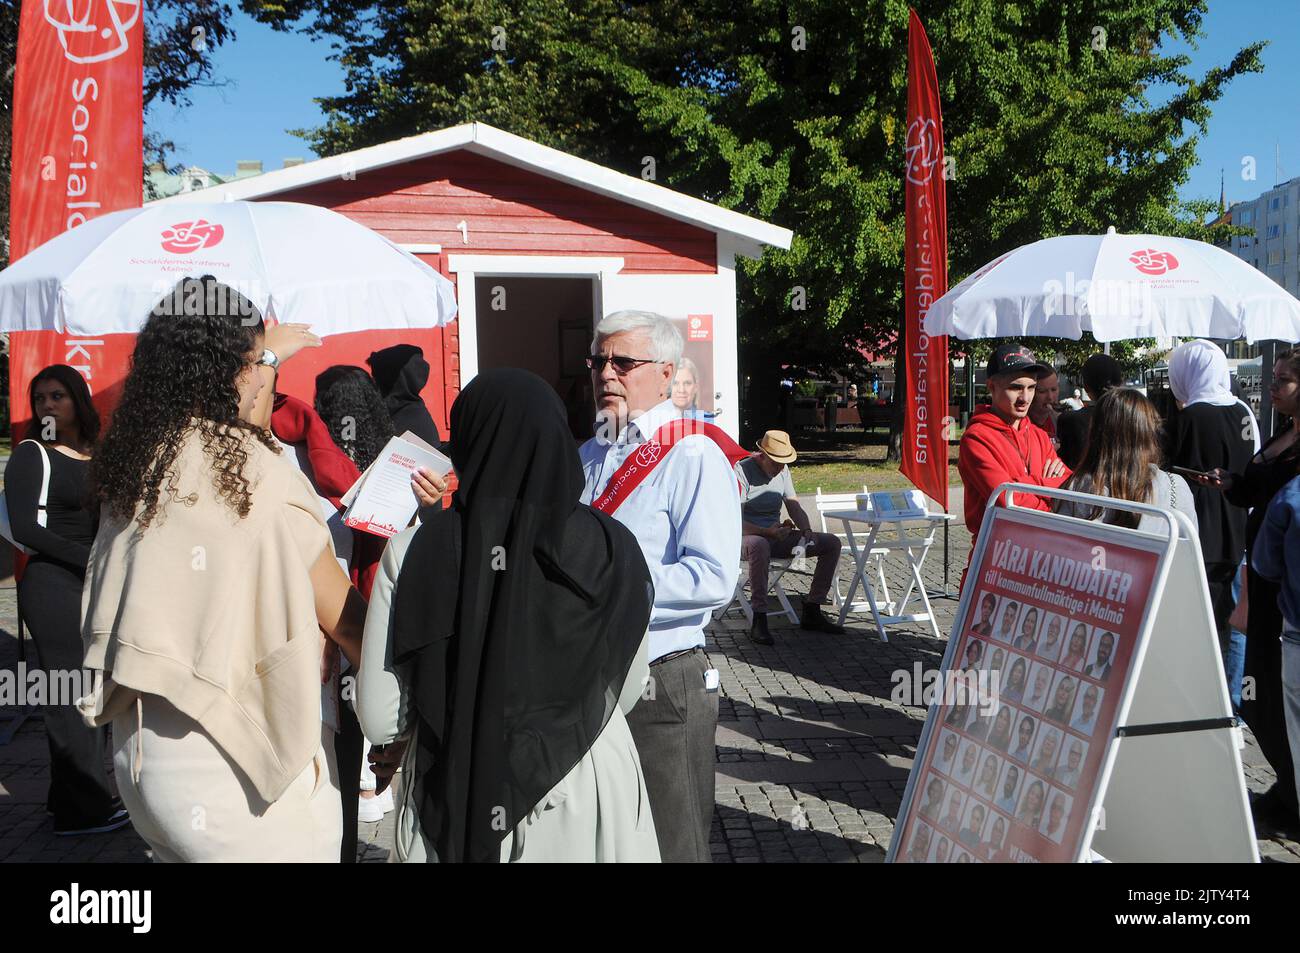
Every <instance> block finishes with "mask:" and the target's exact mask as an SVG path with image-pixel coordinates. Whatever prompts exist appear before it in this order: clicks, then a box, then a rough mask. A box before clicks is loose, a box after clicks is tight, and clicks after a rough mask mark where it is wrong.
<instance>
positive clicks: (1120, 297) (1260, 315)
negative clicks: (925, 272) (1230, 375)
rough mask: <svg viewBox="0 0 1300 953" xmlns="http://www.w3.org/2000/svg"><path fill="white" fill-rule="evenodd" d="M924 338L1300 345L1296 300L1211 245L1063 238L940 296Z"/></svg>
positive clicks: (1150, 238)
mask: <svg viewBox="0 0 1300 953" xmlns="http://www.w3.org/2000/svg"><path fill="white" fill-rule="evenodd" d="M925 330H926V333H927V334H950V335H952V336H954V337H957V338H961V339H963V340H969V339H971V338H994V337H1026V336H1047V337H1060V338H1070V339H1072V340H1078V339H1079V338H1080V337H1082V336H1083V332H1084V331H1091V332H1092V334H1093V337H1095V338H1096V339H1097V340H1098V341H1118V340H1124V339H1129V338H1148V337H1150V338H1168V337H1195V338H1218V339H1232V340H1235V339H1237V338H1242V337H1244V338H1246V340H1247V341H1250V342H1251V343H1254V342H1255V341H1259V340H1270V339H1272V340H1280V341H1300V301H1297V300H1296V298H1295V297H1293V296H1292V295H1290V294H1288V293H1287V291H1286V290H1285V289H1284V288H1282V287H1281V286H1279V285H1278V284H1277V283H1276V282H1274V281H1272V280H1271V279H1270V278H1269V277H1268V276H1267V275H1265V274H1264V273H1263V272H1261V271H1259V270H1258V269H1255V268H1252V267H1251V266H1250V265H1248V264H1246V262H1245V261H1243V260H1241V259H1240V258H1237V257H1236V256H1235V255H1232V254H1230V253H1229V252H1227V251H1225V250H1223V249H1222V248H1216V247H1214V246H1213V245H1209V244H1206V243H1205V242H1198V241H1195V240H1193V239H1189V238H1168V237H1165V236H1162V235H1121V234H1118V233H1116V232H1115V230H1114V229H1113V228H1112V229H1110V230H1109V231H1108V232H1107V233H1106V234H1105V235H1063V236H1060V237H1058V238H1046V239H1043V240H1042V241H1037V242H1034V243H1033V244H1030V245H1024V246H1022V247H1020V248H1017V249H1016V250H1015V251H1012V252H1008V253H1007V254H1005V255H1002V256H1001V257H1000V258H996V259H994V260H993V261H991V262H989V263H988V264H987V265H985V266H984V267H983V268H980V269H979V270H978V271H976V272H975V273H974V274H972V275H969V276H968V277H967V278H966V279H965V280H964V281H962V282H961V283H959V284H957V285H956V286H955V287H953V288H952V289H950V290H949V291H948V293H947V294H945V295H944V296H943V297H942V298H940V299H939V300H938V301H935V302H934V303H933V304H932V305H931V306H930V308H929V310H928V311H927V312H926V314H925Z"/></svg>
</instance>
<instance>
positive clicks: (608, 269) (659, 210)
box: [162, 123, 792, 437]
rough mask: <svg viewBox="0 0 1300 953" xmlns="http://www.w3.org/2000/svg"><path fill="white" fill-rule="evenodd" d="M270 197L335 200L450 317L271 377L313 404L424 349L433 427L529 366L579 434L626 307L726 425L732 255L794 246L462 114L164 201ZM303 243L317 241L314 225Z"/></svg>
mask: <svg viewBox="0 0 1300 953" xmlns="http://www.w3.org/2000/svg"><path fill="white" fill-rule="evenodd" d="M223 198H229V199H244V200H258V199H272V198H273V199H275V200H276V201H288V202H304V203H309V204H313V205H320V206H324V207H326V208H330V209H333V210H335V211H337V212H340V213H341V214H343V215H347V216H348V217H350V218H352V219H355V220H356V221H358V222H360V223H362V224H364V225H366V226H368V227H370V228H373V229H374V230H375V231H377V232H379V233H380V234H382V235H384V236H386V237H387V238H389V239H391V240H392V241H394V242H396V243H398V244H400V245H401V246H402V247H404V248H406V249H407V250H409V251H411V252H413V253H415V254H416V255H418V256H420V257H421V258H422V259H423V260H425V261H427V262H428V263H429V264H431V265H433V266H434V267H436V268H437V269H438V270H439V271H441V272H442V273H443V274H445V275H447V276H448V277H450V278H451V279H452V280H453V281H454V282H455V283H456V287H457V299H458V302H459V314H458V317H457V320H456V321H455V322H454V323H452V324H450V325H448V326H447V327H446V328H443V329H432V330H428V331H416V332H411V331H366V332H359V333H355V334H344V335H337V336H334V337H331V338H327V339H326V342H325V346H324V347H322V348H320V349H316V350H312V351H308V352H305V353H304V354H303V355H302V356H300V357H297V358H295V359H294V361H293V362H292V363H290V364H288V365H286V366H285V371H284V374H283V375H282V377H281V383H280V387H281V389H283V390H286V391H288V392H289V393H292V394H295V395H296V396H299V397H302V398H304V399H307V400H310V399H311V398H312V395H313V393H314V386H315V383H314V382H315V377H316V375H317V374H318V373H319V372H320V371H322V370H324V369H325V368H326V367H328V366H330V365H332V364H357V365H361V366H364V362H365V358H366V356H367V355H369V354H370V352H371V351H374V350H376V349H378V348H382V347H387V346H389V345H391V344H396V343H410V344H416V345H419V346H420V347H422V348H423V350H424V353H425V357H426V358H427V359H428V361H429V363H430V365H431V366H432V368H433V371H432V374H431V377H430V381H429V385H428V386H427V387H426V389H425V391H424V397H425V400H426V402H427V403H428V405H429V408H430V411H431V412H432V413H433V415H434V419H435V420H437V421H438V422H439V425H440V428H441V429H442V430H443V432H444V433H446V432H447V430H448V417H447V414H448V409H449V408H450V406H451V403H452V401H453V400H454V399H455V397H456V394H457V393H458V392H459V390H460V388H461V386H462V384H464V383H466V382H468V381H469V380H470V379H471V378H472V377H473V376H474V375H475V374H476V373H477V372H478V371H479V370H480V369H487V368H492V367H502V366H510V367H525V368H528V369H529V370H532V371H535V372H536V373H538V374H540V375H541V376H542V377H543V378H545V379H546V380H548V381H550V382H551V384H552V385H553V386H554V387H555V388H556V390H557V391H558V392H559V393H560V395H561V397H563V398H564V400H565V402H566V404H567V405H568V407H569V410H570V420H571V422H572V423H573V426H574V430H575V435H582V430H583V428H584V427H586V428H588V429H587V432H588V433H589V432H590V430H589V428H590V421H591V417H592V414H591V407H592V404H591V392H590V387H591V384H590V376H589V374H590V372H589V371H587V369H586V367H585V366H584V365H583V357H584V356H585V355H586V354H587V352H588V348H589V346H590V340H591V333H592V328H593V327H594V325H595V322H596V321H598V320H599V318H600V317H601V316H602V315H605V314H608V313H610V312H612V311H617V310H620V309H623V308H638V309H644V310H649V311H657V312H660V313H662V314H665V315H667V316H668V317H670V318H673V319H675V320H679V321H680V322H681V327H682V329H683V332H684V337H686V339H687V351H686V354H687V356H688V357H689V358H691V359H692V361H693V362H694V364H695V365H696V368H697V380H696V381H695V384H696V386H697V390H698V392H699V393H698V404H697V406H698V408H699V409H700V410H702V411H706V412H716V413H717V417H716V422H717V423H718V424H719V425H720V426H722V427H723V428H724V429H726V430H727V431H729V432H730V433H731V434H732V436H733V437H734V436H736V434H737V429H738V423H739V415H738V411H739V407H738V397H739V391H738V387H739V382H738V371H737V360H736V343H737V328H736V276H735V263H736V256H737V255H745V256H748V257H751V258H757V257H758V256H760V255H761V254H762V249H763V246H765V245H771V246H775V247H777V248H789V247H790V241H791V238H792V234H791V232H790V231H789V230H788V229H785V228H780V227H778V226H775V225H771V224H768V223H766V222H763V221H759V220H758V219H755V218H751V217H749V216H747V215H741V214H739V213H737V212H733V211H729V210H728V209H724V208H721V207H720V206H717V205H713V204H711V203H709V202H705V201H702V200H700V199H695V198H691V197H690V196H687V195H684V194H682V193H680V192H675V191H673V190H672V189H668V188H664V187H663V186H661V185H657V184H655V183H654V182H649V181H645V180H643V179H640V178H636V177H634V176H629V175H625V174H623V173H621V172H615V171H614V170H612V169H609V168H606V167H604V166H601V165H597V164H596V163H593V162H588V161H587V160H585V159H580V158H577V157H576V156H572V155H569V154H567V153H564V152H561V151H559V150H557V149H552V148H549V147H547V146H543V145H539V144H538V143H536V142H532V141H531V140H528V139H524V138H521V137H519V136H515V135H512V134H510V133H507V132H503V131H502V130H500V129H496V128H493V127H492V126H488V125H485V124H483V123H469V124H466V125H462V126H456V127H454V128H450V129H443V130H440V131H438V132H430V133H425V134H423V135H418V136H411V137H409V138H406V139H399V140H396V141H394V142H387V143H384V144H382V145H378V146H372V147H370V148H367V149H360V150H357V151H355V152H349V153H346V154H343V155H338V156H331V157H329V158H326V159H319V160H317V161H314V162H308V163H305V164H302V165H297V166H291V167H289V168H285V169H278V170H275V171H273V172H267V173H265V174H263V175H259V176H256V177H252V178H249V179H245V180H242V181H236V182H230V183H226V184H223V185H219V186H215V187H213V188H210V189H205V190H202V191H196V192H189V193H186V194H184V195H179V196H174V197H172V198H169V199H164V200H162V201H164V202H167V203H175V204H183V203H185V202H195V201H198V202H211V201H221V200H222V199H223ZM303 240H304V241H307V242H310V241H311V236H310V235H304V236H303Z"/></svg>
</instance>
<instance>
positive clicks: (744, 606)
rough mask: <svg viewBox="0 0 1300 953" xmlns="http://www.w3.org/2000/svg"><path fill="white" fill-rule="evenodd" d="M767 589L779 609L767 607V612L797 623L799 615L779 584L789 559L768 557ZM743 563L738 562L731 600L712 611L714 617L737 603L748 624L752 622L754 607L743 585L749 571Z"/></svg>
mask: <svg viewBox="0 0 1300 953" xmlns="http://www.w3.org/2000/svg"><path fill="white" fill-rule="evenodd" d="M767 566H768V576H767V589H768V592H770V593H772V594H773V595H774V596H776V601H777V603H778V604H779V605H780V608H779V609H768V610H767V614H768V615H769V616H773V615H783V616H785V617H786V618H787V619H789V620H790V623H791V624H792V625H798V624H799V616H798V615H796V614H795V611H794V607H793V606H792V605H790V598H789V597H788V596H787V595H786V594H785V589H784V588H782V586H781V577H782V576H784V575H785V574H786V573H787V572H788V571H789V569H790V560H789V559H770V560H768V563H767ZM747 568H748V567H747V565H746V564H745V563H743V562H742V563H741V564H740V575H738V576H737V577H736V591H735V592H733V593H732V594H731V601H730V602H728V603H727V604H726V605H725V606H723V607H722V608H721V609H719V610H718V611H716V612H714V613H713V618H714V619H721V618H722V617H723V616H724V615H726V614H727V613H728V612H730V611H731V608H732V606H735V605H739V606H740V611H741V612H743V613H744V614H745V621H747V622H748V623H749V624H750V625H753V624H754V607H753V605H751V604H750V601H749V597H748V596H746V595H745V585H746V584H747V583H748V582H749V573H748V572H747V571H746V570H747Z"/></svg>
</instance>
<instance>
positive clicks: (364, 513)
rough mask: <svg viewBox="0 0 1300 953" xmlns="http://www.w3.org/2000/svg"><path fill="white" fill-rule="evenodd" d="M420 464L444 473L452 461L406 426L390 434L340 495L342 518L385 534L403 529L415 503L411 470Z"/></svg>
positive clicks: (367, 531) (449, 467) (355, 526)
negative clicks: (361, 472) (380, 451)
mask: <svg viewBox="0 0 1300 953" xmlns="http://www.w3.org/2000/svg"><path fill="white" fill-rule="evenodd" d="M420 467H427V468H428V469H430V470H432V471H433V472H434V473H436V474H438V475H439V476H443V475H444V474H446V473H447V472H449V471H450V470H451V461H450V460H448V459H447V458H446V457H445V456H444V455H443V454H441V453H439V452H438V451H437V450H435V449H434V448H433V447H431V446H429V444H427V443H425V442H424V441H423V440H421V439H420V438H419V437H417V436H416V435H415V434H413V433H411V432H410V431H409V430H408V431H406V433H404V434H402V435H401V436H400V437H393V438H392V439H391V440H389V441H388V443H387V444H386V445H385V446H384V449H383V452H382V453H380V454H379V456H378V457H376V458H375V462H374V463H372V464H371V465H370V466H369V467H367V468H366V472H365V473H363V474H361V478H360V479H359V480H357V482H356V483H355V484H353V486H352V488H351V489H350V490H348V492H347V493H346V494H345V495H344V496H343V503H344V504H345V505H346V506H347V510H346V511H345V512H344V514H343V522H344V523H345V524H346V525H347V526H350V527H351V528H352V529H359V530H362V531H363V532H366V533H373V534H374V535H375V536H383V537H385V538H388V537H392V536H396V535H397V534H398V533H400V532H401V531H402V530H404V529H406V527H407V526H408V525H410V522H411V517H413V516H414V515H415V511H416V508H417V506H418V503H417V501H416V499H415V493H414V492H413V491H412V490H411V474H412V473H414V472H415V471H416V470H417V469H418V468H420Z"/></svg>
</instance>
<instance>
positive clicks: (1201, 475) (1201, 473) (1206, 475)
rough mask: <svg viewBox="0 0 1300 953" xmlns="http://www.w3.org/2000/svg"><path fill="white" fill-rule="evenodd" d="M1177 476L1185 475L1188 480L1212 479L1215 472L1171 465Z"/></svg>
mask: <svg viewBox="0 0 1300 953" xmlns="http://www.w3.org/2000/svg"><path fill="white" fill-rule="evenodd" d="M1170 469H1172V470H1173V471H1174V472H1175V473H1177V474H1178V475H1179V476H1184V477H1187V479H1189V480H1213V479H1215V474H1214V473H1213V472H1212V471H1210V470H1192V469H1190V468H1188V467H1171V468H1170Z"/></svg>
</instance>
